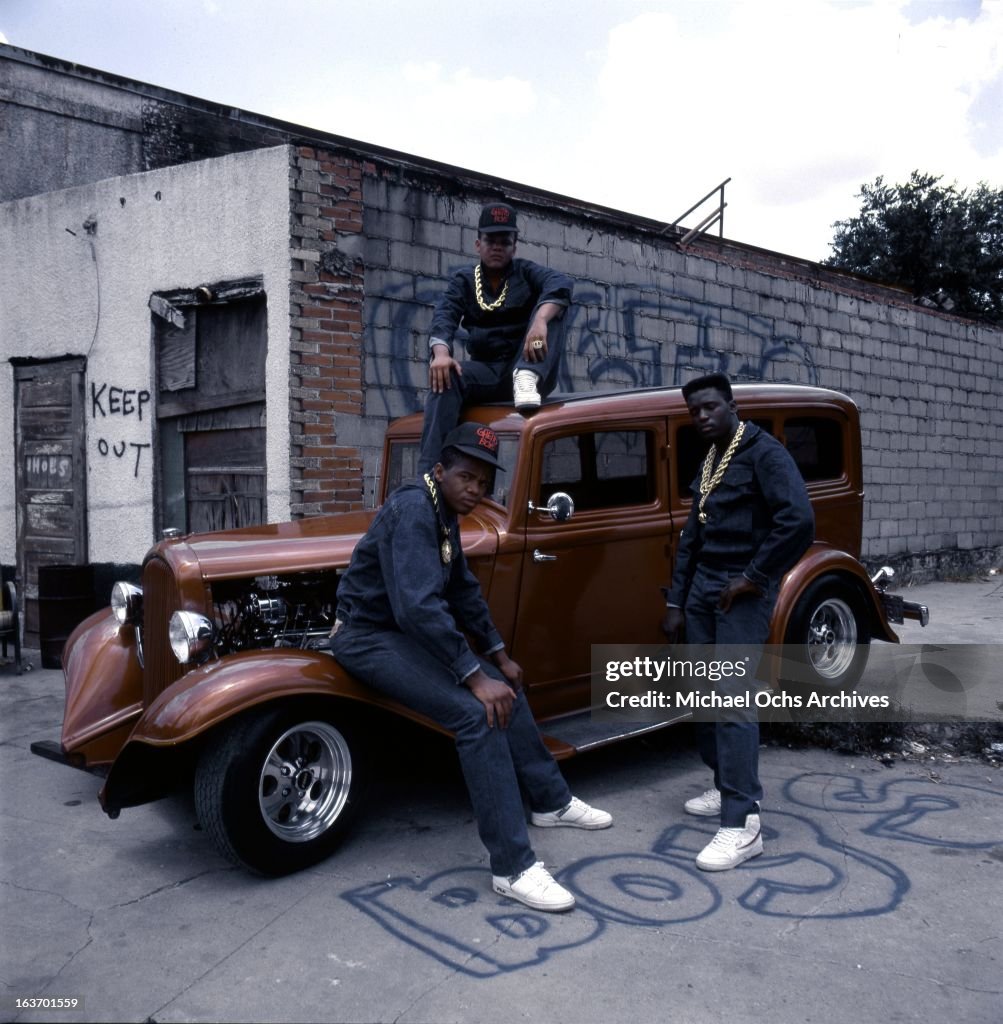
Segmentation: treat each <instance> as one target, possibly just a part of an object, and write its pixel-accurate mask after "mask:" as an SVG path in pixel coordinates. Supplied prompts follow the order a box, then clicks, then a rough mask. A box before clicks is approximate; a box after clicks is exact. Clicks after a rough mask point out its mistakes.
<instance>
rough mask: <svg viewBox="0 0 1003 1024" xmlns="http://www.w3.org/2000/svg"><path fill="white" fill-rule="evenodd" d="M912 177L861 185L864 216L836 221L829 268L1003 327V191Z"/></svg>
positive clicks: (928, 176)
mask: <svg viewBox="0 0 1003 1024" xmlns="http://www.w3.org/2000/svg"><path fill="white" fill-rule="evenodd" d="M940 181H941V179H940V176H934V175H932V174H920V172H919V171H913V172H912V174H911V175H910V177H909V181H908V182H907V183H906V184H904V185H886V184H885V181H884V178H883V177H881V176H880V175H879V176H878V177H877V178H875V179H874V182H873V184H865V185H861V187H860V192H858V193H857V195H858V196H859V197H860V198H861V199H862V200H863V202H862V204H861V209H860V213H859V214H857V216H856V217H853V218H851V219H850V220H840V221H836V222H835V223H834V224H833V225H832V226H833V229H834V231H835V237H834V238H833V240H832V242H831V243H830V245H831V247H832V250H833V254H832V256H830V257H829V258H828V259H825V260H823V261H822V262H823V263H824V264H825V265H826V266H830V267H839V268H840V269H842V270H851V271H854V272H855V273H858V274H866V275H867V276H868V277H873V278H876V279H877V280H879V281H883V282H885V283H887V284H894V285H898V286H899V287H901V288H907V289H909V291H911V292H912V294H913V295H914V296H915V297H916V300H917V301H919V302H922V303H924V304H927V305H929V304H931V303H933V304H936V305H939V306H940V308H942V309H947V310H951V311H953V312H955V313H958V314H960V315H962V316H970V317H973V318H976V319H981V320H989V321H991V322H992V323H997V324H999V323H1003V189H991V188H990V187H989V186H988V185H987V184H986V183H985V182H980V183H979V184H978V185H977V186H976V187H975V188H973V189H961V190H960V191H959V190H958V188H957V184H956V183H954V184H951V185H942V184H941V183H940Z"/></svg>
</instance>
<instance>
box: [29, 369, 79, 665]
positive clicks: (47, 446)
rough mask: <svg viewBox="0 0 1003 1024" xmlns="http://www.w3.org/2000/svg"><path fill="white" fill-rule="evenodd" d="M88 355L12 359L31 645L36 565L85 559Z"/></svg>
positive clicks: (35, 621)
mask: <svg viewBox="0 0 1003 1024" xmlns="http://www.w3.org/2000/svg"><path fill="white" fill-rule="evenodd" d="M85 368H86V360H85V359H84V358H83V357H80V356H76V357H69V358H65V359H55V360H50V361H46V362H40V363H18V362H15V364H14V447H15V460H16V470H15V477H14V486H15V489H16V501H15V503H16V508H17V574H18V578H19V580H20V588H19V589H20V591H21V593H22V604H23V608H24V639H25V646H27V647H32V648H37V647H38V646H39V643H38V570H39V567H40V566H44V565H83V564H85V563H86V562H87V467H86V463H85V459H84V444H85V434H84V422H85V420H84V410H85V406H84V371H85Z"/></svg>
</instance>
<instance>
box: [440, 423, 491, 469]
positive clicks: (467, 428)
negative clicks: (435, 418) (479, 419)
mask: <svg viewBox="0 0 1003 1024" xmlns="http://www.w3.org/2000/svg"><path fill="white" fill-rule="evenodd" d="M442 447H443V448H456V449H458V450H459V451H461V452H463V454H464V455H469V456H470V457H471V458H473V459H480V461H481V462H486V463H487V464H488V465H489V466H494V467H495V469H500V470H501V471H502V472H503V473H504V472H505V468H504V466H502V464H501V463H500V462H499V461H498V435H497V434H496V433H495V432H494V431H493V430H492V429H491V428H490V427H486V426H485V425H484V424H483V423H461V424H460V425H459V426H458V427H455V428H454V429H453V430H451V431H450V432H449V433H448V434H447V435H446V439H445V441H443V442H442Z"/></svg>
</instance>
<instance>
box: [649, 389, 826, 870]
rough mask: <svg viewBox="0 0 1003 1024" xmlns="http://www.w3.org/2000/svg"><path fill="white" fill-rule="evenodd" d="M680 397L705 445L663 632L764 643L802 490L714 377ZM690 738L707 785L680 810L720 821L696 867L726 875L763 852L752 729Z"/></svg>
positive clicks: (733, 721)
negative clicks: (707, 771) (708, 773)
mask: <svg viewBox="0 0 1003 1024" xmlns="http://www.w3.org/2000/svg"><path fill="white" fill-rule="evenodd" d="M683 397H684V398H685V399H686V406H687V408H688V409H689V412H690V416H691V417H692V419H693V423H694V425H695V426H696V428H697V430H698V431H699V433H700V435H701V437H702V438H703V439H704V440H705V441H708V442H710V448H709V449H708V451H707V456H706V458H705V459H704V462H703V466H702V468H701V472H700V475H699V476H698V477H697V478H696V479H695V480H694V481H693V484H692V485H691V488H690V489H691V490H692V492H693V508H692V510H691V511H690V516H689V519H688V520H687V523H686V526H685V528H684V530H683V533H682V536H681V537H680V539H679V546H678V548H677V551H676V561H675V566H674V568H673V572H672V583H671V586H670V587H669V588H668V589H667V591H666V595H665V597H666V604H667V605H668V611H667V612H666V614H665V619H664V621H663V623H662V629H663V630H664V631H665V634H666V635H667V636H668V638H669V640H670V641H672V642H675V641H677V640H678V639H680V636H681V634H682V631H683V627H684V626H685V630H686V642H687V643H690V644H764V643H765V642H766V638H767V636H768V634H769V628H770V616H771V614H772V612H773V606H774V604H775V603H776V599H777V591H778V589H779V586H780V581H781V579H782V578H783V575H784V573H786V572H787V570H788V569H790V568H791V567H792V566H793V565H794V564H795V563H796V562H797V561H798V559H799V558H800V557H801V555H802V554H804V552H805V551H806V550H807V549H808V546H809V545H810V544H811V542H812V540H813V539H814V536H815V518H814V515H813V513H812V508H811V504H810V502H809V500H808V493H807V491H806V490H805V485H804V481H803V480H802V478H801V474H800V472H799V471H798V468H797V466H796V465H795V463H794V460H793V459H792V458H791V456H790V455H789V453H788V452H787V449H786V448H784V446H783V445H782V444H780V442H779V441H777V440H775V439H774V438H773V437H771V436H770V435H769V434H767V433H765V432H764V431H762V430H760V429H759V427H757V426H756V425H755V424H754V423H743V422H741V421H740V420H739V418H738V407H737V405H736V404H735V401H734V398H733V397H732V390H731V382H730V381H729V380H728V378H727V377H726V376H725V375H724V374H723V373H712V374H709V375H708V376H705V377H698V378H697V379H696V380H691V381H689V383H687V384H685V385H684V386H683ZM697 735H698V743H699V749H700V756H701V757H702V758H703V761H704V763H705V764H706V765H707V766H708V767H709V768H711V769H712V770H713V772H714V787H713V789H708V790H707V791H706V792H705V793H703V794H702V795H701V796H698V797H694V798H693V799H692V800H687V801H686V804H685V810H686V812H687V813H688V814H695V815H699V816H701V817H716V816H718V815H720V821H721V827H720V828H719V830H718V832H717V834H716V835H715V836H714V838H713V839H712V840H711V842H710V843H709V844H708V845H707V846H706V847H704V849H703V850H702V851H701V852H700V854H699V855H698V856H697V861H696V862H697V867H699V868H703V870H705V871H726V870H728V868H733V867H736V866H737V865H739V864H741V863H742V862H743V861H745V860H748V859H749V858H750V857H756V856H758V855H759V854H761V853H762V852H763V840H762V836H761V835H760V824H759V801H760V800H761V799H762V795H763V790H762V787H761V786H760V784H759V722H758V721H757V720H756V719H755V717H753V718H752V720H746V719H744V718H743V716H741V715H732V716H729V715H726V714H722V717H721V718H720V719H719V720H718V721H716V722H711V723H700V724H698V725H697Z"/></svg>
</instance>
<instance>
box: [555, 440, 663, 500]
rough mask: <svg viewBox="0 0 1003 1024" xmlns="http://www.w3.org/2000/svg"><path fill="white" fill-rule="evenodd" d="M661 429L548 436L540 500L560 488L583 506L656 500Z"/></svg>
mask: <svg viewBox="0 0 1003 1024" xmlns="http://www.w3.org/2000/svg"><path fill="white" fill-rule="evenodd" d="M654 450H655V435H654V433H653V432H652V431H650V430H600V431H590V432H588V433H582V434H573V435H571V436H569V437H560V438H557V439H555V440H553V441H548V442H547V443H546V444H545V445H544V448H543V469H542V472H541V475H540V494H539V501H540V503H541V504H545V503H546V501H547V499H548V498H549V497H550V495H552V494H553V493H554V492H555V491H564V492H565V493H567V494H570V495H571V497H572V498H573V499H574V502H575V508H576V509H577V510H579V511H588V510H589V509H599V508H617V507H622V506H624V505H644V504H647V503H648V502H651V501H654V498H655V473H654V462H655V460H654Z"/></svg>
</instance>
